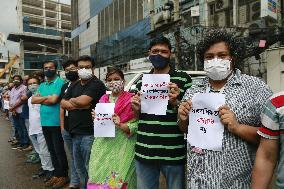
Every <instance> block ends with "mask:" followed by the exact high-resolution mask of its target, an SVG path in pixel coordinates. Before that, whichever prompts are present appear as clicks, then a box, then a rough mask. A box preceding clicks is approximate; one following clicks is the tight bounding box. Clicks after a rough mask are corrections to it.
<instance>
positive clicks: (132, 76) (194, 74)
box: [124, 70, 206, 91]
mask: <svg viewBox="0 0 284 189" xmlns="http://www.w3.org/2000/svg"><path fill="white" fill-rule="evenodd" d="M149 72H150V70H140V71H132V72H127V73H125V74H124V79H125V81H126V86H125V88H124V90H125V91H133V90H134V89H135V88H136V84H137V82H138V81H139V80H140V79H141V78H142V76H143V74H145V73H149ZM184 72H186V73H187V74H189V75H190V76H191V79H192V84H194V83H196V82H197V81H199V80H201V79H203V78H205V76H206V72H204V71H184Z"/></svg>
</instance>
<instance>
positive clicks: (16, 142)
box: [11, 140, 20, 146]
mask: <svg viewBox="0 0 284 189" xmlns="http://www.w3.org/2000/svg"><path fill="white" fill-rule="evenodd" d="M18 144H20V143H19V142H18V141H17V140H15V141H14V142H11V145H12V146H17V145H18Z"/></svg>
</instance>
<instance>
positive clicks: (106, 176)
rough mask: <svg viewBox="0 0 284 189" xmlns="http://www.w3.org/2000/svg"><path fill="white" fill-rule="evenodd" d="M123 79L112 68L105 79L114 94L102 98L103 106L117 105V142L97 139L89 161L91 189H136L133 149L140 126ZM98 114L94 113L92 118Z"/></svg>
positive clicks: (121, 75) (115, 116)
mask: <svg viewBox="0 0 284 189" xmlns="http://www.w3.org/2000/svg"><path fill="white" fill-rule="evenodd" d="M124 84H125V80H124V75H123V73H122V71H121V70H119V69H116V68H112V69H109V70H108V73H107V75H106V85H107V87H108V88H109V90H111V92H112V93H111V94H105V95H104V96H102V97H101V99H100V102H101V103H115V109H114V112H115V114H114V115H113V122H114V123H115V126H116V131H115V132H116V134H115V138H96V139H95V141H94V144H93V146H92V151H91V156H90V161H89V183H88V189H97V188H101V187H103V186H104V187H105V188H108V187H113V188H125V187H126V183H127V188H128V189H132V188H133V189H136V175H135V167H134V146H135V142H136V135H135V133H136V129H137V122H136V120H134V113H133V111H132V108H131V97H132V96H133V95H132V94H131V93H129V92H126V91H124ZM94 117H95V112H94V111H93V118H94Z"/></svg>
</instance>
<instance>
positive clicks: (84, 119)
mask: <svg viewBox="0 0 284 189" xmlns="http://www.w3.org/2000/svg"><path fill="white" fill-rule="evenodd" d="M105 92H106V88H105V85H104V84H103V82H102V81H100V80H99V79H98V78H97V77H93V78H92V79H91V80H90V81H89V82H88V83H86V84H85V85H82V84H81V82H80V81H78V82H76V83H75V84H74V85H72V87H70V88H69V89H68V91H67V93H66V94H65V96H64V99H70V98H76V97H78V96H81V95H87V96H89V97H91V98H92V99H93V100H92V102H91V107H90V108H89V109H84V110H81V109H80V110H78V109H76V110H71V111H68V124H69V132H70V133H71V134H80V135H92V134H93V132H94V128H93V119H92V115H91V111H92V109H94V108H95V106H96V104H97V103H98V102H99V100H100V98H101V97H102V96H103V95H104V94H105Z"/></svg>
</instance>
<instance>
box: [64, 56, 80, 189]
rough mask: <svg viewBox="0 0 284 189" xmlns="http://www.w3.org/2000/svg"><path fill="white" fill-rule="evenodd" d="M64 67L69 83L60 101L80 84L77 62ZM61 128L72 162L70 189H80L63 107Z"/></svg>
mask: <svg viewBox="0 0 284 189" xmlns="http://www.w3.org/2000/svg"><path fill="white" fill-rule="evenodd" d="M62 67H63V69H64V71H65V77H66V79H67V80H68V81H69V82H67V83H65V84H64V85H63V87H62V89H61V95H60V99H62V98H63V97H64V95H65V94H66V93H67V91H68V89H70V88H71V87H72V86H73V84H74V83H76V82H78V79H79V76H78V70H77V62H76V61H75V60H67V61H66V62H64V63H63V64H62ZM60 127H61V133H62V137H63V140H64V143H65V144H66V146H67V148H68V150H69V153H70V156H71V162H70V163H71V165H70V169H71V175H70V184H69V188H73V189H75V188H80V178H79V176H78V173H77V171H76V168H75V165H74V159H73V140H72V137H71V134H70V132H69V123H68V111H67V110H64V109H63V108H62V107H60Z"/></svg>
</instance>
